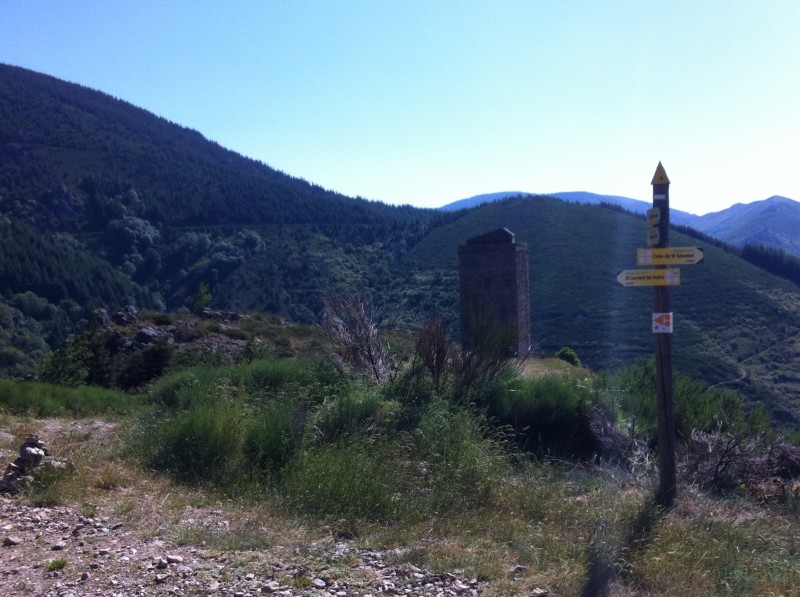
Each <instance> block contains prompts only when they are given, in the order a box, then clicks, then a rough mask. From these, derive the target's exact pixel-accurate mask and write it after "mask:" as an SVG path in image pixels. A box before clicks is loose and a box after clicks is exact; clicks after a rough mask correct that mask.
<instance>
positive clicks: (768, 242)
mask: <svg viewBox="0 0 800 597" xmlns="http://www.w3.org/2000/svg"><path fill="white" fill-rule="evenodd" d="M520 195H522V196H526V195H527V196H531V197H542V196H545V195H541V194H534V193H522V192H518V191H513V192H511V191H508V192H500V193H486V194H483V195H475V196H473V197H469V198H467V199H461V200H459V201H454V202H452V203H448V204H447V205H444V206H442V207H441V208H439V209H441V210H443V211H454V210H459V209H465V208H470V207H475V206H478V205H481V204H483V203H490V202H493V201H499V200H501V199H506V198H508V197H515V196H520ZM546 196H549V197H556V198H558V199H562V200H563V201H570V202H573V203H581V204H585V205H593V204H600V203H610V204H613V205H619V206H620V207H622V208H624V209H627V210H629V211H632V212H634V213H645V212H646V211H647V209H649V208H650V207H651V206H652V204H651V203H650V202H647V201H641V200H639V199H631V198H630V197H622V196H619V195H599V194H596V193H589V192H585V191H571V192H560V193H548V194H547V195H546ZM670 218H671V221H672V223H673V224H679V225H683V226H690V227H691V228H694V229H695V230H698V231H700V232H702V233H704V234H707V235H708V236H712V237H714V238H717V239H719V240H721V241H723V242H726V243H728V244H730V245H733V246H735V247H740V248H741V247H744V246H745V245H747V244H753V245H762V246H765V247H772V248H775V249H780V250H782V251H784V252H786V253H789V254H791V255H796V256H800V202H797V201H795V200H793V199H789V198H788V197H782V196H780V195H774V196H772V197H770V198H768V199H764V200H762V201H754V202H752V203H747V204H742V203H737V204H736V205H732V206H731V207H729V208H727V209H724V210H722V211H718V212H714V213H709V214H705V215H703V216H698V215H695V214H690V213H688V212H685V211H681V210H677V209H671V210H670Z"/></svg>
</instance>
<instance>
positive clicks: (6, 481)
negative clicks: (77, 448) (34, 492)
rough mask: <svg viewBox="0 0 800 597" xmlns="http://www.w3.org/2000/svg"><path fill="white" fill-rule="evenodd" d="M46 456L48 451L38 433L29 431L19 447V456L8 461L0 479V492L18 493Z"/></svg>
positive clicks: (48, 454) (48, 453)
mask: <svg viewBox="0 0 800 597" xmlns="http://www.w3.org/2000/svg"><path fill="white" fill-rule="evenodd" d="M47 456H50V451H49V450H48V449H47V447H46V446H45V445H44V442H43V441H41V440H40V439H39V436H38V435H36V434H34V433H30V434H28V435H27V436H25V443H23V444H22V445H21V446H20V447H19V458H17V459H16V460H15V461H14V462H11V463H9V465H8V466H7V467H6V471H5V473H3V478H2V479H0V493H10V494H17V493H19V492H20V491H21V490H22V488H23V487H24V486H25V484H26V483H27V482H28V481H29V480H30V479H31V478H32V475H33V472H34V469H35V468H36V467H38V466H39V465H40V464H41V463H42V461H43V460H44V458H45V457H47Z"/></svg>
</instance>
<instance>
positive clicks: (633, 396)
mask: <svg viewBox="0 0 800 597" xmlns="http://www.w3.org/2000/svg"><path fill="white" fill-rule="evenodd" d="M672 385H673V392H672V395H673V404H674V408H675V431H676V434H677V435H678V437H683V438H687V437H689V436H690V435H691V432H692V430H693V429H698V430H701V431H714V430H717V429H719V430H721V431H726V432H759V431H765V430H766V428H767V426H768V425H767V422H766V417H765V416H764V414H763V410H759V409H755V410H754V411H753V412H752V413H751V414H750V415H748V414H747V412H746V409H745V405H744V400H743V399H742V398H741V396H739V395H738V394H737V393H736V392H733V391H731V390H725V389H716V388H715V389H709V388H708V387H707V386H706V385H705V384H702V383H700V382H697V381H695V380H693V379H691V378H689V377H687V376H686V375H683V374H681V373H680V372H673V383H672ZM604 390H605V393H606V395H607V396H609V398H608V399H607V401H608V402H609V403H610V405H611V406H612V407H613V409H614V410H615V412H617V413H618V415H620V416H622V417H624V418H626V419H628V421H629V422H630V426H631V428H632V429H633V431H634V434H635V435H637V436H638V437H644V438H646V439H649V438H652V437H655V436H656V429H657V426H658V415H657V412H656V372H655V360H654V359H653V358H649V359H642V360H639V361H637V362H636V363H633V364H631V365H628V366H626V367H623V368H622V369H620V370H618V371H616V372H614V373H612V374H610V375H607V376H606V380H605V387H604Z"/></svg>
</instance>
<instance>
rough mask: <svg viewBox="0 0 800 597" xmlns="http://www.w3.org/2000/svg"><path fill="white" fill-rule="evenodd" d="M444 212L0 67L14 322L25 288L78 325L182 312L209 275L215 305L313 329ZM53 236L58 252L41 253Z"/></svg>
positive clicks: (4, 266) (0, 202)
mask: <svg viewBox="0 0 800 597" xmlns="http://www.w3.org/2000/svg"><path fill="white" fill-rule="evenodd" d="M447 217H450V216H445V215H442V214H439V213H438V212H435V211H433V210H422V209H416V208H412V207H409V206H403V207H392V206H388V205H385V204H382V203H378V202H374V201H367V200H364V199H353V198H349V197H345V196H342V195H339V194H337V193H333V192H330V191H326V190H325V189H323V188H321V187H319V186H317V185H313V184H310V183H308V182H306V181H304V180H301V179H298V178H294V177H291V176H287V175H286V174H283V173H281V172H278V171H276V170H274V169H272V168H270V167H268V166H266V165H265V164H262V163H260V162H256V161H254V160H251V159H248V158H245V157H243V156H240V155H238V154H236V153H234V152H232V151H229V150H227V149H224V148H222V147H220V146H219V145H217V144H215V143H213V142H210V141H208V140H206V139H205V138H203V136H202V135H200V134H199V133H197V132H196V131H192V130H189V129H186V128H184V127H181V126H178V125H176V124H173V123H170V122H168V121H166V120H164V119H162V118H159V117H157V116H155V115H153V114H151V113H148V112H146V111H145V110H142V109H140V108H137V107H135V106H132V105H130V104H128V103H126V102H123V101H120V100H118V99H115V98H112V97H110V96H108V95H105V94H103V93H100V92H97V91H94V90H91V89H87V88H84V87H81V86H79V85H74V84H70V83H66V82H63V81H59V80H57V79H55V78H52V77H49V76H46V75H42V74H38V73H34V72H31V71H28V70H25V69H21V68H16V67H11V66H6V65H0V221H4V222H7V223H12V222H13V223H14V224H15V226H17V227H16V228H15V230H16V231H17V233H16V234H17V235H19V234H21V232H19V231H21V230H23V228H24V230H25V234H26V235H27V236H28V241H26V243H25V244H24V248H23V249H22V251H23V252H24V253H25V259H24V260H20V259H18V258H16V257H14V256H13V255H8V256H7V257H6V258H4V259H2V261H0V280H3V281H5V282H6V283H5V284H4V286H3V287H2V288H0V304H3V305H5V307H7V309H6V311H7V312H8V313H9V315H8V316H9V317H11V318H16V320H20V318H23V317H28V316H27V315H25V313H23V312H21V311H20V310H19V309H17V308H16V307H15V306H14V301H13V297H14V295H16V294H18V293H19V292H21V290H20V288H26V289H27V291H30V292H32V293H33V294H34V296H35V299H36V300H37V301H44V304H45V305H47V306H48V309H46V310H45V311H47V312H48V313H49V310H53V309H55V311H56V312H57V314H58V317H57V318H58V319H59V320H61V319H66V320H68V322H69V323H70V325H71V326H73V327H74V325H76V324H77V323H78V322H79V321H80V320H82V319H83V320H85V319H86V318H87V317H88V315H89V311H90V310H91V308H93V307H94V306H96V304H97V303H98V302H100V303H103V304H105V305H107V306H108V307H110V308H114V307H115V306H117V305H118V304H119V303H125V302H132V303H134V304H136V305H138V306H139V307H150V306H154V307H159V306H160V307H162V308H163V307H166V308H169V309H172V310H179V309H185V308H188V307H191V305H192V301H193V297H194V296H195V294H196V293H197V291H198V288H199V287H200V285H201V283H205V284H206V285H207V286H208V287H209V288H210V290H211V293H212V295H213V297H214V300H213V302H212V306H214V307H220V308H237V309H243V310H252V309H258V310H265V311H269V312H273V313H278V314H281V315H284V316H287V317H291V318H292V319H295V320H297V321H301V322H306V323H312V322H315V321H317V317H318V314H319V312H320V311H321V309H322V308H323V306H324V301H325V299H326V297H327V296H328V295H330V294H335V293H341V292H345V291H348V290H353V289H358V288H361V287H365V288H367V287H368V288H373V289H378V288H381V287H384V286H387V285H388V278H389V269H388V267H389V265H390V264H391V263H392V262H393V261H395V260H396V259H398V258H399V257H400V256H401V255H402V254H403V253H404V252H405V251H406V250H407V248H408V247H410V246H412V245H413V243H415V242H416V241H417V240H418V239H419V238H421V237H422V236H423V235H424V233H425V232H426V230H427V229H428V228H429V227H430V226H431V225H433V224H434V223H435V222H436V221H438V220H441V219H443V218H447ZM56 233H57V234H58V235H59V238H60V240H59V243H60V245H59V246H62V245H66V246H67V247H68V251H66V252H64V251H62V252H60V253H59V250H58V249H56V250H53V249H52V248H51V247H52V242H53V241H52V239H51V237H53V235H54V234H56ZM34 237H36V238H34ZM12 240H13V239H11V238H9V239H6V241H7V242H12ZM14 242H16V241H14ZM17 244H19V243H17ZM12 253H13V251H12ZM15 254H16V253H15ZM65 259H66V260H67V261H69V262H70V265H69V266H68V267H64V266H63V263H62V262H63V261H64V260H65ZM100 264H102V265H103V267H105V268H106V270H107V271H103V273H102V275H100V276H99V278H98V276H97V275H95V274H94V273H91V272H92V271H93V270H92V268H95V269H96V268H97V267H99V265H100ZM76 270H81V272H80V273H78V274H76ZM109 272H110V273H109ZM111 274H113V276H112V277H114V276H116V278H115V282H114V284H116V289H115V290H114V291H113V292H110V293H109V291H108V288H109V287H110V286H109V284H108V283H107V280H109V279H110V278H109V275H111ZM85 276H89V277H90V278H93V279H97V282H96V283H94V286H92V285H91V284H87V283H86V282H85V281H84V280H83V278H84V277H85ZM71 280H72V281H71ZM9 281H10V282H9ZM121 281H124V283H125V284H124V285H122V282H121ZM378 294H380V291H378ZM64 299H69V300H70V301H73V303H74V304H77V306H76V307H75V308H70V309H67V308H66V306H65V305H64V304H62V303H61V301H62V300H64ZM40 311H41V310H40ZM26 321H27V320H26ZM33 322H34V323H36V322H38V323H40V324H42V325H45V326H47V325H49V324H48V323H47V322H45V321H41V320H40V319H34V321H33ZM23 327H24V326H23ZM62 327H63V326H62ZM68 327H69V326H68ZM50 336H51V337H50V340H51V344H52V341H55V342H57V341H58V338H59V337H60V336H58V335H55V336H54V335H50ZM11 348H13V353H14V354H19V353H20V352H22V353H25V352H29V351H27V350H26V349H25V346H24V344H22V343H20V342H17V341H16V340H15V341H14V342H12V344H11ZM8 365H9V363H5V362H0V371H6V372H7V371H9V370H10V369H9V368H8ZM14 370H15V371H18V368H15V369H14Z"/></svg>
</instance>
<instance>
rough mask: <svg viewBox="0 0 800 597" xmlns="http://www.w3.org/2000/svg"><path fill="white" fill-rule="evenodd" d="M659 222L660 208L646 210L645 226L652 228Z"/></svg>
mask: <svg viewBox="0 0 800 597" xmlns="http://www.w3.org/2000/svg"><path fill="white" fill-rule="evenodd" d="M660 221H661V208H660V207H653V208H652V209H648V210H647V224H648V225H650V226H654V225H656V224H658V223H659V222H660Z"/></svg>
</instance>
